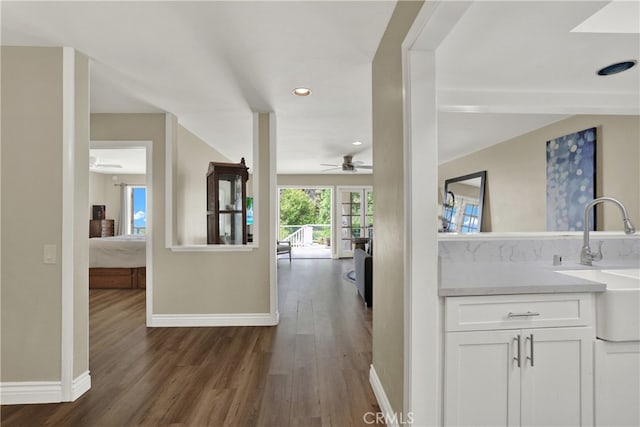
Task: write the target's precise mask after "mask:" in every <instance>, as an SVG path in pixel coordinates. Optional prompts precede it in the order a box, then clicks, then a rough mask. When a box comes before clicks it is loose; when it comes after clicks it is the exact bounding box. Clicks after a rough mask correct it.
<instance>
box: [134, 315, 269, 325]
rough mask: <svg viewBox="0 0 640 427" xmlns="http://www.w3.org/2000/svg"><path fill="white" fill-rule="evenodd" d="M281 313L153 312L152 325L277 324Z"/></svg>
mask: <svg viewBox="0 0 640 427" xmlns="http://www.w3.org/2000/svg"><path fill="white" fill-rule="evenodd" d="M279 320H280V314H279V313H278V312H275V313H273V314H272V313H238V314H236V313H231V314H152V315H151V323H150V324H149V325H147V326H150V327H198V326H275V325H277V324H278V322H279Z"/></svg>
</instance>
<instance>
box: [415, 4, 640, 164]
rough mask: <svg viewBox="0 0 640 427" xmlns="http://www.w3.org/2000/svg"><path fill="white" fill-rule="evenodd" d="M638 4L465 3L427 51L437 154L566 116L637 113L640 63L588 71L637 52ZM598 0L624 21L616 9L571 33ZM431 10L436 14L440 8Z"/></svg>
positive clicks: (444, 157)
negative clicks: (436, 113)
mask: <svg viewBox="0 0 640 427" xmlns="http://www.w3.org/2000/svg"><path fill="white" fill-rule="evenodd" d="M639 4H640V3H639V2H638V1H625V2H613V3H610V2H607V1H502V2H492V1H477V2H473V3H466V4H465V5H464V8H463V10H462V11H458V14H457V15H455V17H454V18H453V19H454V20H455V19H458V21H457V24H456V25H455V27H454V28H453V30H452V31H451V32H450V33H449V34H448V36H446V37H445V38H444V40H443V41H442V43H441V44H440V46H439V47H438V49H437V51H436V60H437V62H436V63H437V87H438V103H439V109H440V122H439V147H438V148H439V152H438V156H439V160H440V162H445V161H448V160H451V159H454V158H457V157H461V156H463V155H465V154H468V153H469V152H470V151H473V150H478V149H481V148H483V147H487V146H491V145H493V144H496V143H499V142H503V141H505V140H508V139H511V138H513V137H516V136H519V135H522V134H524V133H527V132H529V131H532V130H535V129H538V128H540V127H542V126H545V125H547V124H550V123H553V122H554V121H557V120H560V119H562V118H565V117H568V116H570V115H575V114H636V115H637V114H640V94H639V93H640V92H639V87H640V85H639V83H640V77H639V76H640V74H639V70H640V67H638V66H636V67H634V68H632V69H631V70H629V71H627V72H625V73H622V74H618V75H614V76H608V77H600V76H597V75H596V72H597V70H598V69H600V68H602V67H604V66H606V65H609V64H612V63H614V62H619V61H624V60H630V59H634V60H638V57H639V56H640V34H638V33H640V7H639ZM605 6H606V9H605V10H603V12H611V10H612V9H616V8H620V7H621V8H622V9H623V13H625V14H627V15H630V16H631V20H629V19H627V20H625V21H624V22H626V23H625V24H624V25H623V21H621V20H619V18H615V19H617V20H614V21H613V24H614V25H611V20H610V19H606V17H605V18H604V19H600V22H599V24H596V25H595V26H591V28H585V29H584V30H586V31H597V32H595V33H591V32H572V30H573V29H574V28H575V27H576V26H578V25H579V24H581V23H582V22H583V21H585V20H587V19H588V18H590V17H591V16H592V15H594V14H598V15H597V16H596V17H599V16H600V14H599V13H598V12H599V11H600V10H601V9H603V7H605ZM456 7H457V8H458V9H460V4H458V5H456ZM443 9H446V8H443ZM440 13H442V14H443V16H445V15H446V10H445V11H440ZM614 16H615V14H614ZM596 17H594V18H596ZM448 19H452V18H451V17H449V18H448ZM594 20H595V19H594ZM594 20H591V22H594ZM595 21H597V20H595ZM629 21H631V22H629ZM634 23H635V25H633V24H634ZM585 27H586V26H585ZM584 30H583V31H584ZM632 30H633V31H635V32H632ZM611 31H615V32H618V31H619V33H613V32H611ZM421 42H422V43H425V44H427V43H430V41H429V40H426V39H425V40H422V41H421Z"/></svg>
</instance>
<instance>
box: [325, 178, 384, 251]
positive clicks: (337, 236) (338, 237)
mask: <svg viewBox="0 0 640 427" xmlns="http://www.w3.org/2000/svg"><path fill="white" fill-rule="evenodd" d="M343 191H351V192H355V191H360V192H361V196H362V199H361V203H362V202H365V203H366V200H367V199H366V197H365V196H366V192H367V191H370V192H373V191H374V190H373V186H372V185H336V194H335V197H334V199H333V209H334V210H335V213H336V215H335V220H336V223H335V227H334V228H335V231H334V233H333V234H334V236H333V246H334V247H335V249H336V251H335V257H336V258H337V259H340V258H353V248H352V249H351V250H350V251H343V250H342V233H341V232H342V209H341V208H342V206H341V203H342V201H341V200H342V192H343ZM373 203H374V205H375V203H376V202H375V193H374V202H373ZM361 207H362V206H361ZM365 208H366V206H365ZM366 212H367V211H366V209H364V210H362V209H361V215H362V216H365V215H366ZM361 219H362V220H363V221H362V224H364V223H365V221H364V218H361ZM374 224H375V218H374ZM373 232H374V233H375V228H374V230H373ZM373 237H374V238H375V234H374V236H373Z"/></svg>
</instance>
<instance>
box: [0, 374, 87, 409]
mask: <svg viewBox="0 0 640 427" xmlns="http://www.w3.org/2000/svg"><path fill="white" fill-rule="evenodd" d="M90 388H91V376H90V375H89V371H86V372H83V373H82V374H80V375H79V376H78V377H77V378H76V379H74V380H73V383H72V384H71V393H72V397H71V399H72V401H73V400H76V399H77V398H78V397H80V396H82V395H83V394H84V393H86V392H87V391H88V390H89V389H90ZM62 401H63V399H62V382H60V381H12V382H3V383H0V403H1V404H3V405H26V404H36V403H60V402H62Z"/></svg>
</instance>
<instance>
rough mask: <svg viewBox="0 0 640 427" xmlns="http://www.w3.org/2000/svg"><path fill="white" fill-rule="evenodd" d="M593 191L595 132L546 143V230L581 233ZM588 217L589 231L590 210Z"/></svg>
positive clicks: (590, 221) (594, 188) (592, 215)
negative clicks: (586, 208) (585, 210)
mask: <svg viewBox="0 0 640 427" xmlns="http://www.w3.org/2000/svg"><path fill="white" fill-rule="evenodd" d="M595 190H596V128H591V129H586V130H582V131H580V132H576V133H572V134H569V135H565V136H562V137H560V138H556V139H552V140H550V141H547V230H548V231H583V230H584V207H585V205H586V204H587V203H589V202H590V201H591V200H593V199H594V198H595ZM589 215H590V218H589V228H590V229H591V230H593V229H594V225H595V218H594V213H593V209H592V210H591V212H590V213H589Z"/></svg>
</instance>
